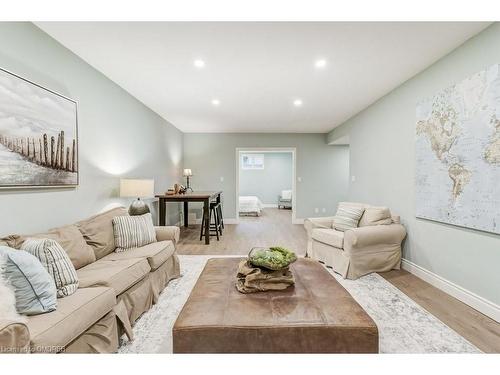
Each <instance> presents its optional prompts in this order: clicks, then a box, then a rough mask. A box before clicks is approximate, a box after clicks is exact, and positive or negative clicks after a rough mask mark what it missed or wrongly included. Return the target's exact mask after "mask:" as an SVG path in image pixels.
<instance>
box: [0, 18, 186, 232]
mask: <svg viewBox="0 0 500 375" xmlns="http://www.w3.org/2000/svg"><path fill="white" fill-rule="evenodd" d="M0 66H1V67H2V68H4V69H7V70H9V71H11V72H13V73H16V74H18V75H20V76H22V77H24V78H26V79H28V80H31V81H33V82H36V83H37V84H39V85H42V86H44V87H47V88H50V89H51V90H54V91H56V92H59V93H61V94H63V95H65V96H68V97H71V98H73V99H75V100H76V101H77V102H78V122H79V124H78V125H79V128H78V132H79V150H80V153H79V157H80V158H79V161H80V186H78V187H77V188H76V189H39V190H35V189H30V190H0V235H5V234H9V233H14V232H22V233H30V232H34V231H43V230H46V229H48V228H50V227H54V226H59V225H62V224H67V223H71V222H74V221H76V220H79V219H82V218H85V217H87V216H89V215H91V214H94V213H96V212H98V211H101V210H103V209H105V208H107V207H110V206H112V205H116V204H118V203H123V204H126V205H128V204H129V201H125V200H121V199H119V198H118V197H117V195H118V187H119V178H120V176H126V177H131V178H134V177H135V178H142V177H143V178H154V179H155V189H156V191H157V192H164V191H166V189H167V187H168V186H171V185H172V184H173V183H175V182H176V181H178V180H180V172H181V167H182V165H181V164H182V136H183V135H182V133H181V132H180V131H179V130H178V129H177V128H175V127H174V126H172V125H171V124H169V123H168V122H166V121H165V120H163V119H162V118H161V117H160V116H158V115H157V114H156V113H154V112H152V111H151V110H150V109H148V108H147V107H146V106H144V105H143V104H142V103H140V102H139V101H137V100H136V99H135V98H134V97H132V96H131V95H129V94H128V93H126V92H125V91H124V90H123V89H121V88H120V87H119V86H117V85H116V84H115V83H113V82H112V81H110V80H109V79H107V78H106V77H104V76H103V75H102V74H101V73H99V72H97V71H96V70H95V69H93V68H92V67H91V66H89V65H88V64H86V63H85V62H84V61H83V60H81V59H80V58H79V57H77V56H76V55H74V54H73V53H71V52H70V51H69V50H67V49H66V48H64V47H63V46H61V45H60V44H59V43H58V42H56V41H55V40H53V39H52V38H51V37H49V36H48V35H47V34H45V33H44V32H42V31H41V30H40V29H38V28H37V27H36V26H34V25H33V24H31V23H7V22H2V23H0ZM176 209H177V207H171V209H170V210H169V213H170V216H171V217H170V218H169V219H170V222H177V221H178V213H177V212H176ZM155 212H156V206H155V207H153V213H155Z"/></svg>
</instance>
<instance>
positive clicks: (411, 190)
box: [328, 23, 500, 304]
mask: <svg viewBox="0 0 500 375" xmlns="http://www.w3.org/2000/svg"><path fill="white" fill-rule="evenodd" d="M499 46H500V24H498V23H497V24H494V25H492V26H491V27H489V28H488V29H486V30H485V31H484V32H482V33H481V34H479V35H477V36H476V37H474V38H472V39H470V40H469V41H468V42H466V43H465V44H464V45H462V46H461V47H459V48H458V49H456V50H455V51H453V52H452V53H450V54H449V55H447V56H446V57H444V58H443V59H441V60H439V61H438V62H437V63H435V64H434V65H432V66H431V67H430V68H428V69H427V70H425V71H424V72H422V73H420V74H418V75H417V76H415V77H414V78H412V79H410V80H409V81H407V82H406V83H404V84H403V85H401V86H400V87H399V88H397V89H395V90H394V91H392V92H391V93H390V94H388V95H387V96H385V97H384V98H382V99H381V100H379V101H378V102H376V103H375V104H373V105H372V106H370V107H369V108H367V109H365V110H364V111H362V112H361V113H359V114H358V115H357V116H355V117H354V118H352V119H350V120H349V121H347V122H346V123H344V124H343V125H341V126H340V127H338V128H336V129H334V130H333V131H332V132H331V133H330V134H329V135H328V140H329V141H334V140H335V139H337V138H339V137H340V136H343V135H345V134H349V139H350V151H351V152H350V174H351V176H355V177H356V178H355V182H351V183H350V188H349V199H350V200H353V201H363V202H367V203H371V204H377V205H387V206H389V207H390V208H391V209H392V210H393V212H394V213H395V214H399V215H401V217H402V221H403V223H404V225H405V226H406V228H407V230H408V238H407V241H406V243H405V246H404V258H405V259H407V260H409V261H411V262H413V263H415V264H417V265H418V266H420V267H423V268H424V269H426V270H428V271H431V272H433V273H435V274H437V275H438V276H441V277H443V278H445V279H447V280H448V281H451V282H453V283H455V284H457V285H458V286H460V287H462V288H465V289H467V290H469V291H471V292H473V293H475V294H477V295H479V296H481V297H483V298H486V299H487V300H489V301H492V302H494V303H496V304H500V271H499V265H500V236H498V235H494V234H488V233H483V232H478V231H475V230H470V229H464V228H459V227H456V226H452V225H447V224H441V223H436V222H432V221H427V220H420V219H416V218H415V185H414V179H415V144H414V143H415V107H416V104H417V102H418V101H419V100H421V99H423V98H426V97H428V96H431V95H433V94H435V93H436V92H438V91H439V90H441V89H443V88H445V87H448V86H450V85H451V84H453V83H455V82H459V81H461V80H463V79H464V78H466V77H468V76H469V75H471V74H474V73H476V72H479V71H481V70H483V69H484V68H486V67H488V66H490V65H493V64H498V63H500V48H499ZM498 183H499V188H500V181H499V182H498Z"/></svg>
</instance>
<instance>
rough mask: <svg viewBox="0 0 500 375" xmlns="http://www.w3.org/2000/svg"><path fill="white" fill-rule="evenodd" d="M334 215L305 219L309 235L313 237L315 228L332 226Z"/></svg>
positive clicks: (305, 226)
mask: <svg viewBox="0 0 500 375" xmlns="http://www.w3.org/2000/svg"><path fill="white" fill-rule="evenodd" d="M332 225H333V216H330V217H310V218H308V219H305V220H304V228H306V232H307V236H308V237H311V234H312V230H313V229H314V228H332Z"/></svg>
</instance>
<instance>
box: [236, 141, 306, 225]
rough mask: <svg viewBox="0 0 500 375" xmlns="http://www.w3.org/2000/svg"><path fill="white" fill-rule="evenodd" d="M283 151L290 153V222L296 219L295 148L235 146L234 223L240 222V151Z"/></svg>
mask: <svg viewBox="0 0 500 375" xmlns="http://www.w3.org/2000/svg"><path fill="white" fill-rule="evenodd" d="M245 152H246V153H256V154H258V153H271V152H276V153H283V152H290V153H291V154H292V224H295V223H296V221H297V217H296V198H297V194H296V191H297V178H296V176H297V148H296V147H236V163H235V164H236V195H235V198H236V205H235V206H236V216H235V217H236V224H239V222H240V167H241V158H240V154H241V153H245Z"/></svg>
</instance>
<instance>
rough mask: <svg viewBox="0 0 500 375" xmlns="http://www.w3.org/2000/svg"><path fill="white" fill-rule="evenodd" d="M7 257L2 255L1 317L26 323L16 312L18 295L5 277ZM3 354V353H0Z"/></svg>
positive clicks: (0, 257) (0, 264) (0, 270)
mask: <svg viewBox="0 0 500 375" xmlns="http://www.w3.org/2000/svg"><path fill="white" fill-rule="evenodd" d="M6 262H7V256H6V255H5V254H2V255H0V301H2V302H1V303H0V317H1V318H2V319H5V320H12V321H17V322H18V321H24V318H23V317H22V316H21V315H19V314H18V313H17V310H16V294H15V293H14V289H12V285H10V283H9V282H8V280H7V279H6V278H5V276H4V272H5V267H6ZM0 352H1V351H0Z"/></svg>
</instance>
